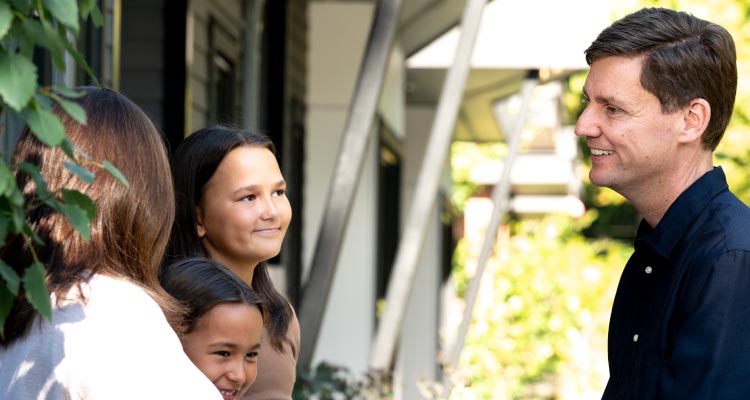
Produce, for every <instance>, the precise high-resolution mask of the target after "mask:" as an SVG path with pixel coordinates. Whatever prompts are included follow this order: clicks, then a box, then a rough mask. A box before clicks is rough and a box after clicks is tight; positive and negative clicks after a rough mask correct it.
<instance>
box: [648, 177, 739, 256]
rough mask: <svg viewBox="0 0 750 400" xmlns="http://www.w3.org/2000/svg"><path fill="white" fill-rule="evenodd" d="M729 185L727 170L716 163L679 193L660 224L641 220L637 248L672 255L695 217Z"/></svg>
mask: <svg viewBox="0 0 750 400" xmlns="http://www.w3.org/2000/svg"><path fill="white" fill-rule="evenodd" d="M728 188H729V186H728V185H727V179H726V176H725V175H724V170H722V168H721V167H714V168H713V169H712V170H711V171H708V172H707V173H705V174H704V175H703V176H701V177H700V178H698V180H697V181H695V182H694V183H693V184H692V185H690V187H688V188H687V189H686V190H685V191H684V192H682V194H680V196H679V197H677V199H676V200H675V201H674V202H673V203H672V205H671V206H669V209H667V212H666V213H665V214H664V217H662V219H661V221H659V223H658V224H657V225H656V228H652V227H651V226H650V225H649V224H648V223H647V222H646V220H641V223H640V225H638V232H637V233H636V237H635V243H634V246H635V249H636V250H645V248H644V247H648V248H650V249H651V250H652V251H654V252H656V253H657V254H658V255H659V256H661V257H662V258H665V259H666V258H669V256H670V255H671V254H672V250H674V248H675V247H676V246H677V243H678V242H679V240H680V239H681V238H682V236H683V235H684V234H685V232H687V230H688V227H689V226H690V224H691V223H692V222H693V220H695V218H696V217H697V216H698V215H699V214H700V213H701V212H702V211H703V210H704V209H705V208H706V206H707V205H708V203H709V202H710V201H711V199H713V198H714V197H715V196H716V195H717V194H719V193H720V192H722V191H724V190H727V189H728Z"/></svg>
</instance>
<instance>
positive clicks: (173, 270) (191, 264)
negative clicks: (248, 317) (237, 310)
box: [159, 257, 263, 334]
mask: <svg viewBox="0 0 750 400" xmlns="http://www.w3.org/2000/svg"><path fill="white" fill-rule="evenodd" d="M159 282H161V285H162V287H163V288H164V290H166V291H167V293H169V294H170V295H172V297H174V298H175V300H177V301H178V302H180V303H181V304H182V305H183V306H184V307H185V313H184V314H183V315H184V317H183V318H182V319H181V321H179V322H180V324H179V325H178V326H175V330H176V331H177V332H179V333H182V334H187V333H190V332H192V331H193V330H194V329H195V326H196V324H197V323H198V320H199V319H200V318H201V317H203V316H204V315H206V313H208V312H209V311H211V309H212V308H214V307H216V306H218V305H220V304H227V303H229V304H247V305H249V306H251V307H257V308H258V309H259V310H261V314H262V313H263V307H262V305H263V300H261V299H260V297H259V296H257V295H256V294H255V292H253V290H252V289H251V288H250V287H249V286H248V285H247V284H246V283H245V282H244V281H242V279H240V277H238V276H237V275H235V274H234V273H233V272H232V271H230V270H229V269H228V268H226V267H225V266H223V265H221V264H220V263H219V262H217V261H214V260H212V259H210V258H205V257H190V258H185V259H182V260H179V261H175V262H174V263H171V264H165V265H163V266H162V267H161V268H160V270H159Z"/></svg>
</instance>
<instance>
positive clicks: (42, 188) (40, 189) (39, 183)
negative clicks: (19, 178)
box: [17, 162, 53, 201]
mask: <svg viewBox="0 0 750 400" xmlns="http://www.w3.org/2000/svg"><path fill="white" fill-rule="evenodd" d="M17 167H18V169H19V170H21V171H23V172H24V173H26V175H28V176H30V177H31V179H32V180H33V181H34V185H35V186H36V193H37V196H39V198H40V199H42V200H45V201H46V200H47V199H49V198H52V197H53V196H52V193H50V191H49V189H48V188H47V182H45V181H44V178H43V177H42V174H41V173H39V167H37V166H36V165H34V164H29V163H27V162H22V163H18V165H17Z"/></svg>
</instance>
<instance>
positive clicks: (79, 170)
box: [63, 161, 95, 183]
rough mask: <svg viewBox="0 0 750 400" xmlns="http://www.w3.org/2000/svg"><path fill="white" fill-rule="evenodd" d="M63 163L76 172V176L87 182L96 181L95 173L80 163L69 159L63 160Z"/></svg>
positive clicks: (69, 169)
mask: <svg viewBox="0 0 750 400" xmlns="http://www.w3.org/2000/svg"><path fill="white" fill-rule="evenodd" d="M63 165H65V168H67V169H68V171H70V172H72V173H73V174H75V176H77V177H79V178H81V180H82V181H84V182H86V183H91V182H93V181H94V177H95V176H94V173H93V172H91V171H89V170H87V169H86V168H83V167H82V166H80V165H76V164H73V163H70V162H67V161H63Z"/></svg>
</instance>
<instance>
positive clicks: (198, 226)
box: [195, 207, 206, 239]
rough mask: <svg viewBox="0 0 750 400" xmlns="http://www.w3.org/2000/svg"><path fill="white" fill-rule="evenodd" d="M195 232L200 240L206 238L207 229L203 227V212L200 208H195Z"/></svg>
mask: <svg viewBox="0 0 750 400" xmlns="http://www.w3.org/2000/svg"><path fill="white" fill-rule="evenodd" d="M195 230H196V232H197V233H198V238H199V239H203V237H204V236H206V228H205V227H204V226H203V210H201V208H200V207H195Z"/></svg>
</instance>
